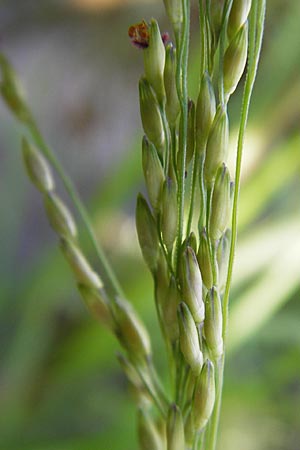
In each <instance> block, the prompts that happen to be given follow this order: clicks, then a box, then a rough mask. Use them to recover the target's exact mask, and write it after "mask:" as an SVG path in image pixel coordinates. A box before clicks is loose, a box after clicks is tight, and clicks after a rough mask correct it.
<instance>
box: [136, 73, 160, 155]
mask: <svg viewBox="0 0 300 450" xmlns="http://www.w3.org/2000/svg"><path fill="white" fill-rule="evenodd" d="M139 94H140V112H141V119H142V124H143V128H144V131H145V133H146V135H147V137H148V139H149V140H150V141H151V142H152V143H153V144H154V145H155V147H156V149H157V150H158V152H159V153H160V155H161V156H162V155H163V153H164V146H165V134H164V129H163V123H162V118H161V114H160V111H159V105H158V102H157V99H156V97H155V95H154V92H153V90H152V88H151V86H150V83H149V82H148V81H147V79H146V78H145V77H142V78H141V79H140V82H139Z"/></svg>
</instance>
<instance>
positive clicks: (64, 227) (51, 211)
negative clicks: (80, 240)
mask: <svg viewBox="0 0 300 450" xmlns="http://www.w3.org/2000/svg"><path fill="white" fill-rule="evenodd" d="M44 205H45V210H46V213H47V216H48V220H49V223H50V225H51V227H52V228H53V230H54V231H55V232H56V233H57V234H58V235H59V236H63V237H66V238H69V239H75V238H76V236H77V229H76V224H75V221H74V219H73V216H72V214H71V212H70V211H69V209H68V208H67V207H66V205H65V204H64V203H63V202H62V201H61V199H60V198H59V197H58V196H57V195H56V194H54V193H53V192H51V193H47V194H45V196H44Z"/></svg>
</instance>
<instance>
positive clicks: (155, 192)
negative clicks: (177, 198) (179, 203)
mask: <svg viewBox="0 0 300 450" xmlns="http://www.w3.org/2000/svg"><path fill="white" fill-rule="evenodd" d="M142 149H143V153H142V160H143V170H144V177H145V181H146V186H147V192H148V196H149V200H150V203H151V205H152V207H153V208H154V210H156V211H157V210H158V209H159V203H160V196H161V191H162V186H163V183H164V180H165V175H164V171H163V168H162V165H161V162H160V159H159V156H158V154H157V151H156V149H155V147H154V145H153V144H152V143H151V142H149V141H148V139H147V137H146V136H144V138H143V147H142Z"/></svg>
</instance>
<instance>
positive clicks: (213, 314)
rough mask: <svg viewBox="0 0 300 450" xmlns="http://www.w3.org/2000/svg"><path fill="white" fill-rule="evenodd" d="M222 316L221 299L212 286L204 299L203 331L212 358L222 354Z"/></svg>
mask: <svg viewBox="0 0 300 450" xmlns="http://www.w3.org/2000/svg"><path fill="white" fill-rule="evenodd" d="M222 330H223V318H222V306H221V299H220V296H219V294H218V291H217V289H216V288H215V287H213V288H212V289H211V290H210V291H209V292H208V293H207V296H206V299H205V320H204V333H205V339H206V343H207V346H208V348H209V350H210V352H211V355H212V356H213V359H217V358H219V357H220V356H221V355H222V354H223V338H222Z"/></svg>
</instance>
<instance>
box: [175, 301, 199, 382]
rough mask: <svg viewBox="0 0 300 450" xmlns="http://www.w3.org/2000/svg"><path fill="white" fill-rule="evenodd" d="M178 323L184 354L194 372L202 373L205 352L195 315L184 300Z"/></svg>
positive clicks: (196, 373)
mask: <svg viewBox="0 0 300 450" xmlns="http://www.w3.org/2000/svg"><path fill="white" fill-rule="evenodd" d="M178 323H179V333H180V348H181V351H182V354H183V356H184V359H185V360H186V362H187V363H188V364H189V365H190V367H191V369H192V372H193V373H194V374H195V375H196V376H197V375H199V374H200V371H201V367H202V365H203V354H202V351H201V349H200V344H199V336H198V332H197V328H196V325H195V322H194V319H193V316H192V314H191V312H190V310H189V308H188V306H187V305H186V304H185V303H184V302H182V303H180V304H179V306H178Z"/></svg>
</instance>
